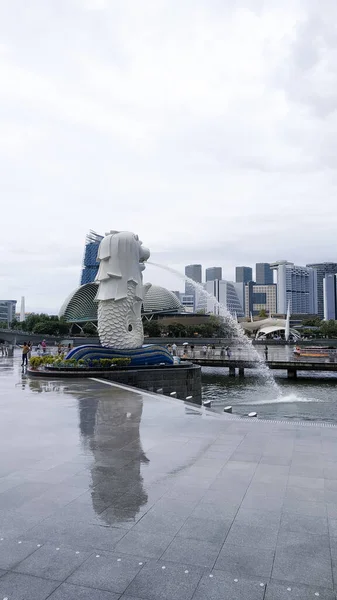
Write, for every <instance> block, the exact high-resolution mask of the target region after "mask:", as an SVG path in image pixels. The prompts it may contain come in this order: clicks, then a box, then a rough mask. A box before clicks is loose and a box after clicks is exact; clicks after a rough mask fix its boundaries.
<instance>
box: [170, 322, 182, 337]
mask: <svg viewBox="0 0 337 600" xmlns="http://www.w3.org/2000/svg"><path fill="white" fill-rule="evenodd" d="M167 330H168V334H169V336H170V337H186V327H185V325H183V324H182V323H170V324H169V325H168V327H167Z"/></svg>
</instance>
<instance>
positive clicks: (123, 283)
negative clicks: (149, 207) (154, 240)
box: [96, 231, 150, 300]
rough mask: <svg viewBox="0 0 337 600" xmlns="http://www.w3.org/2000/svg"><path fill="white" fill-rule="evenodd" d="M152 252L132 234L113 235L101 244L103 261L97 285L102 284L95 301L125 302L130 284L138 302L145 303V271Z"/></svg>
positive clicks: (113, 232)
mask: <svg viewBox="0 0 337 600" xmlns="http://www.w3.org/2000/svg"><path fill="white" fill-rule="evenodd" d="M149 257H150V251H149V249H148V248H145V247H144V246H143V244H142V242H141V241H140V239H139V237H138V235H135V234H134V233H131V232H130V231H110V233H108V234H106V236H105V237H104V238H103V240H102V241H101V243H100V246H99V250H98V256H97V259H98V260H99V261H100V265H99V269H98V273H97V276H96V281H97V283H99V288H98V292H97V295H96V300H122V299H123V298H126V296H127V292H128V283H129V282H130V281H133V282H134V284H135V299H138V300H143V299H144V287H143V279H142V271H143V270H144V269H145V264H144V263H145V262H146V261H147V260H148V258H149Z"/></svg>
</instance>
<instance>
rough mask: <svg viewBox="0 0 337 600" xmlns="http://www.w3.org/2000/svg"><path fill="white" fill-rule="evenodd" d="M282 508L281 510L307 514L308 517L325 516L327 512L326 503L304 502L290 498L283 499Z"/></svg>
mask: <svg viewBox="0 0 337 600" xmlns="http://www.w3.org/2000/svg"><path fill="white" fill-rule="evenodd" d="M282 510H283V512H293V513H296V514H302V515H308V516H309V517H310V516H311V517H325V516H326V514H327V510H326V505H325V504H324V503H323V502H305V501H301V500H290V499H285V501H284V504H283V509H282Z"/></svg>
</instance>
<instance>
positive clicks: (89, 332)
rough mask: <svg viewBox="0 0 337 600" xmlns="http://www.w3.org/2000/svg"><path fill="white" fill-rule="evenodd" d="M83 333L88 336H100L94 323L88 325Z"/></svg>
mask: <svg viewBox="0 0 337 600" xmlns="http://www.w3.org/2000/svg"><path fill="white" fill-rule="evenodd" d="M83 331H84V333H86V334H87V335H98V333H97V329H96V327H95V325H93V323H86V324H85V325H84V327H83Z"/></svg>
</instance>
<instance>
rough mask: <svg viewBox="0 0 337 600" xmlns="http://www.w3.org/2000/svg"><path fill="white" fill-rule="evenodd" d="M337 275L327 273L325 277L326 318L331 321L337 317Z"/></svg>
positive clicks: (324, 299)
mask: <svg viewBox="0 0 337 600" xmlns="http://www.w3.org/2000/svg"><path fill="white" fill-rule="evenodd" d="M336 286H337V276H336V275H333V274H332V273H326V274H325V277H324V279H323V302H324V319H325V321H329V320H330V319H333V320H335V319H336V317H337V289H336Z"/></svg>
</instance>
